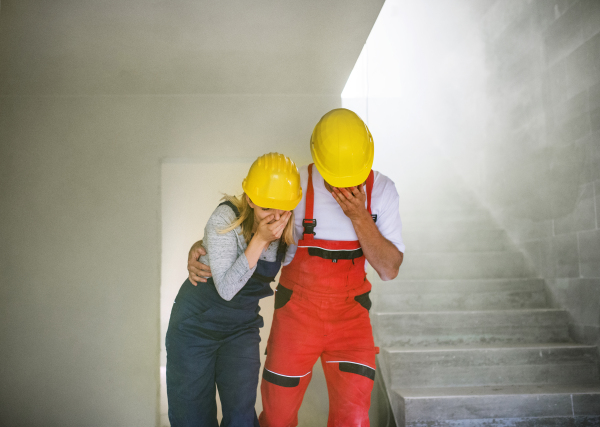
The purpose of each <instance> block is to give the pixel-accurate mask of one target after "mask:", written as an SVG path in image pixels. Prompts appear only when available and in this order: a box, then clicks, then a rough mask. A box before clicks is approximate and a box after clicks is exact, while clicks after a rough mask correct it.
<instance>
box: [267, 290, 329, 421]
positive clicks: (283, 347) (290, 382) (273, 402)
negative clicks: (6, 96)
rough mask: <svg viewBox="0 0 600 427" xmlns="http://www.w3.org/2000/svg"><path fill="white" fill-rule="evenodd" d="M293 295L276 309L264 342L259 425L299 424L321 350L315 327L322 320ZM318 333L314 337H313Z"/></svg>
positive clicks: (317, 327) (319, 325)
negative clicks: (303, 400) (265, 358)
mask: <svg viewBox="0 0 600 427" xmlns="http://www.w3.org/2000/svg"><path fill="white" fill-rule="evenodd" d="M305 303H306V301H304V300H303V301H300V299H299V298H297V297H296V295H293V296H292V298H291V299H290V300H289V301H288V302H287V303H286V304H285V305H284V306H283V307H281V308H278V309H276V310H275V314H274V316H273V325H272V327H271V335H270V336H269V342H268V343H267V360H266V362H265V370H264V371H263V377H262V382H261V386H260V390H261V394H262V401H263V412H262V413H261V414H260V417H259V422H260V425H261V426H262V427H293V426H297V425H298V410H299V409H300V405H301V403H302V398H303V397H304V393H305V391H306V388H307V387H308V383H309V382H310V379H311V377H312V369H313V366H314V365H315V363H316V361H317V359H318V358H319V356H320V355H321V353H322V351H323V346H322V342H321V340H319V339H318V336H319V335H322V333H319V332H318V331H320V330H322V322H320V321H319V320H318V318H316V317H315V311H314V310H311V305H310V304H305ZM316 337H317V338H316Z"/></svg>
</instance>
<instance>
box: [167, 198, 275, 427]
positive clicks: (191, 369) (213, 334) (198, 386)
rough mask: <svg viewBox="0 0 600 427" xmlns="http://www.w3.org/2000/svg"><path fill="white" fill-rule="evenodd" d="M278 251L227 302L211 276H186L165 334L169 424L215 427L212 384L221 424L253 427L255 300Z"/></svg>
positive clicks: (262, 293)
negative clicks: (205, 278)
mask: <svg viewBox="0 0 600 427" xmlns="http://www.w3.org/2000/svg"><path fill="white" fill-rule="evenodd" d="M227 204H228V205H229V206H230V207H232V209H233V210H234V212H235V213H236V216H237V215H238V213H237V210H236V209H235V208H234V207H233V205H231V204H229V203H227ZM281 244H282V243H280V245H281ZM279 252H281V251H279ZM282 255H283V254H281V253H280V254H278V257H277V261H274V262H268V261H263V260H259V261H258V265H257V267H256V270H255V272H254V274H253V275H252V277H251V278H250V280H248V282H247V283H246V284H245V285H244V287H243V288H242V289H241V290H240V291H239V292H238V293H237V294H236V295H235V296H234V297H233V299H232V300H231V301H225V300H224V299H223V298H221V296H220V295H219V294H218V293H217V290H216V288H215V284H214V282H213V280H212V279H208V281H207V282H206V283H198V286H194V285H192V284H191V283H190V281H189V279H188V280H186V281H185V282H184V283H183V285H182V286H181V288H180V289H179V293H178V294H177V297H176V298H175V303H174V304H173V309H172V311H171V318H170V320H169V328H168V330H167V337H166V348H167V395H168V399H169V421H170V422H171V427H192V426H194V427H200V426H202V427H217V426H218V425H219V423H218V422H217V405H216V394H215V386H216V387H217V388H218V390H219V397H220V398H221V406H222V410H223V420H222V422H221V426H235V427H238V426H252V427H253V426H256V427H258V419H257V417H256V412H255V410H254V405H255V403H256V389H257V385H258V373H259V369H260V355H259V348H258V345H259V342H260V336H259V328H261V327H262V326H263V325H264V322H263V319H262V316H260V315H259V314H258V312H259V311H260V307H259V306H258V300H259V299H261V298H264V297H267V296H270V295H273V291H272V290H271V287H270V286H269V283H270V282H272V281H273V279H274V278H275V275H276V274H277V272H278V271H279V268H280V266H281V259H282Z"/></svg>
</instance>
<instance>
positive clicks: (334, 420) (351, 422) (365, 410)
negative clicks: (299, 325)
mask: <svg viewBox="0 0 600 427" xmlns="http://www.w3.org/2000/svg"><path fill="white" fill-rule="evenodd" d="M370 358H372V359H375V357H374V352H373V350H372V349H371V350H367V351H365V350H362V351H345V352H335V353H334V354H332V353H325V354H323V355H322V356H321V363H322V364H323V371H324V372H325V379H326V380H327V390H329V419H328V421H327V425H328V426H329V427H334V426H356V427H368V426H369V407H370V406H371V391H372V389H373V379H374V378H375V369H373V368H372V367H374V366H375V360H373V362H372V363H369V365H366V364H363V363H357V362H355V361H357V360H361V361H362V360H365V359H370Z"/></svg>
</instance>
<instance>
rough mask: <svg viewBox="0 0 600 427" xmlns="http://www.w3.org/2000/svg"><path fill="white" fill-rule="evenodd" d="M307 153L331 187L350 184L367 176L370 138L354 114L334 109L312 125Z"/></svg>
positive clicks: (371, 153)
mask: <svg viewBox="0 0 600 427" xmlns="http://www.w3.org/2000/svg"><path fill="white" fill-rule="evenodd" d="M310 152H311V154H312V158H313V161H314V162H315V166H316V167H317V169H318V170H319V173H320V174H321V176H322V177H323V178H324V179H325V181H327V182H328V183H329V184H330V185H333V186H334V187H352V186H355V185H359V184H362V183H363V182H365V180H366V179H367V177H368V176H369V172H370V171H371V167H372V166H373V155H374V146H373V137H372V136H371V132H369V128H368V127H367V125H366V124H365V123H364V122H363V121H362V120H361V119H360V117H358V115H357V114H356V113H354V112H353V111H350V110H347V109H345V108H337V109H335V110H331V111H330V112H329V113H327V114H325V115H324V116H323V117H321V120H319V123H317V125H316V126H315V129H314V130H313V133H312V136H311V138H310Z"/></svg>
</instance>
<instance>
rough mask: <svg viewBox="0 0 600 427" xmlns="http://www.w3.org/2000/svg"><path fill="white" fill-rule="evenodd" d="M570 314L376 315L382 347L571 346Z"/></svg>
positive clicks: (531, 311) (541, 311)
mask: <svg viewBox="0 0 600 427" xmlns="http://www.w3.org/2000/svg"><path fill="white" fill-rule="evenodd" d="M567 316H568V315H567V312H566V311H565V310H558V309H525V310H489V311H444V312H433V311H432V312H415V313H390V312H388V313H385V312H374V313H373V314H372V315H371V321H372V323H373V329H374V333H375V340H376V341H375V342H376V345H378V346H381V347H393V346H398V347H409V346H427V347H431V346H441V345H477V344H509V343H514V344H524V343H557V342H570V338H569V332H568V327H567V321H568V317H567Z"/></svg>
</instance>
